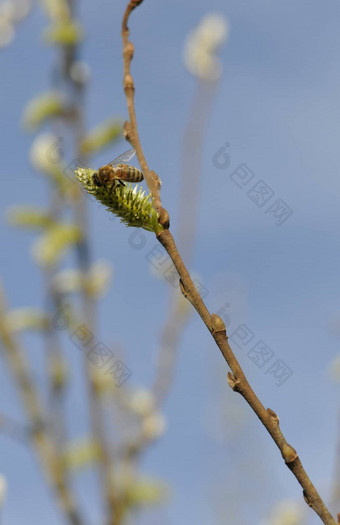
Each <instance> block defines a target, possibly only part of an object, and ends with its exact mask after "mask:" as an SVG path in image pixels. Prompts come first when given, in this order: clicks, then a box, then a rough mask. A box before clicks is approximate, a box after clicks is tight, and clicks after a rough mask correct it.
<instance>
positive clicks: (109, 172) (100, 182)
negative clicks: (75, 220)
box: [92, 149, 144, 192]
mask: <svg viewBox="0 0 340 525" xmlns="http://www.w3.org/2000/svg"><path fill="white" fill-rule="evenodd" d="M135 153H136V151H135V150H134V149H129V150H128V151H125V152H124V153H122V154H121V155H119V156H118V157H116V158H115V159H113V161H112V162H109V163H108V164H106V165H105V166H102V167H101V168H99V170H98V171H97V172H96V173H94V174H93V175H92V180H93V183H94V184H95V185H96V186H108V185H109V184H110V183H112V184H111V187H110V192H111V191H112V189H113V187H114V186H115V185H116V184H121V185H122V186H125V184H124V182H123V181H125V182H141V181H142V180H143V179H144V175H143V173H142V172H141V171H140V170H138V169H137V168H135V167H134V166H129V164H125V162H129V160H130V159H132V157H133V156H134V155H135Z"/></svg>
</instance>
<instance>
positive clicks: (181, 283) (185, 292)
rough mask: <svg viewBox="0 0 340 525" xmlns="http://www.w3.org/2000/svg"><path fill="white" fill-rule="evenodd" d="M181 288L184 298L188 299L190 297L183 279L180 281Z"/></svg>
mask: <svg viewBox="0 0 340 525" xmlns="http://www.w3.org/2000/svg"><path fill="white" fill-rule="evenodd" d="M179 287H180V289H181V292H182V294H183V295H184V297H185V298H187V297H188V293H187V291H186V289H185V286H184V284H183V281H182V279H180V280H179Z"/></svg>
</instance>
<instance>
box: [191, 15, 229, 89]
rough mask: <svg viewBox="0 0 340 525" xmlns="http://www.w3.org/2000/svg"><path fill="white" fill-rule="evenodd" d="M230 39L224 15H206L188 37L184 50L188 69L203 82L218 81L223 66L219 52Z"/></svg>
mask: <svg viewBox="0 0 340 525" xmlns="http://www.w3.org/2000/svg"><path fill="white" fill-rule="evenodd" d="M227 37H228V24H227V20H226V19H225V18H224V16H223V15H220V14H217V13H212V14H209V15H206V16H205V17H204V18H203V19H202V21H201V23H200V24H199V26H198V27H197V28H196V29H194V30H193V31H192V32H191V33H190V34H189V36H188V38H187V41H186V43H185V48H184V62H185V65H186V67H187V69H188V70H189V71H190V73H192V74H193V75H195V76H196V77H198V78H200V79H201V80H206V81H214V80H217V79H218V78H219V77H220V75H221V72H222V65H221V62H220V60H219V58H218V57H217V51H218V49H219V48H220V47H221V45H222V44H223V43H224V42H225V41H226V39H227Z"/></svg>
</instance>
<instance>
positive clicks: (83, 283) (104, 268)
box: [53, 261, 112, 298]
mask: <svg viewBox="0 0 340 525" xmlns="http://www.w3.org/2000/svg"><path fill="white" fill-rule="evenodd" d="M111 276H112V266H111V264H110V263H108V262H107V261H97V262H95V263H94V264H93V265H92V266H91V268H90V270H89V271H88V273H87V274H84V273H83V272H81V271H80V270H76V269H67V270H63V271H61V272H58V273H57V274H56V275H55V276H54V278H53V286H54V289H55V290H56V291H58V292H59V293H63V294H65V293H73V292H79V291H80V290H86V292H87V294H88V295H89V296H91V297H94V298H99V297H102V296H103V295H104V294H105V293H106V292H107V290H108V288H109V285H110V280H111Z"/></svg>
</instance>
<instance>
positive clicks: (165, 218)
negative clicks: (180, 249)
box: [158, 208, 170, 230]
mask: <svg viewBox="0 0 340 525" xmlns="http://www.w3.org/2000/svg"><path fill="white" fill-rule="evenodd" d="M158 215H159V217H158V222H159V224H161V225H162V226H163V228H164V229H165V230H168V229H169V228H170V216H169V213H168V212H167V210H166V209H165V208H160V210H159V212H158Z"/></svg>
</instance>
